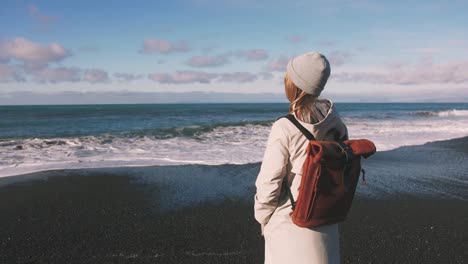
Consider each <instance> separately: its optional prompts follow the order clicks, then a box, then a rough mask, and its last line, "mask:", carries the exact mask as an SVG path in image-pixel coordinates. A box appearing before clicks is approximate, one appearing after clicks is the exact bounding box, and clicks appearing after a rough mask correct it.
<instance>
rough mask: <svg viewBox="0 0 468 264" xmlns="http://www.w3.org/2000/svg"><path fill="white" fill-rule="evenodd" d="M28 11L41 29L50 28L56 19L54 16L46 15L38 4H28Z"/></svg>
mask: <svg viewBox="0 0 468 264" xmlns="http://www.w3.org/2000/svg"><path fill="white" fill-rule="evenodd" d="M28 13H29V16H30V17H32V18H33V19H34V20H36V21H37V22H38V23H39V29H48V28H49V27H50V25H51V24H52V23H54V22H55V20H56V18H55V17H53V16H49V15H44V14H43V13H42V12H41V11H40V10H39V8H38V7H37V6H35V5H32V4H30V5H28Z"/></svg>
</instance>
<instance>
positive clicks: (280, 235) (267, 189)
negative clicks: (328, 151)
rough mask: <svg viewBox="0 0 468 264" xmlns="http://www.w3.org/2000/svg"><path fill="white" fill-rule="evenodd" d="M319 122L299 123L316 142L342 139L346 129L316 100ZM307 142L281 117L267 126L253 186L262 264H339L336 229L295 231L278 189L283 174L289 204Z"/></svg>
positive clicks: (331, 110) (330, 105)
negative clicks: (262, 247) (261, 232)
mask: <svg viewBox="0 0 468 264" xmlns="http://www.w3.org/2000/svg"><path fill="white" fill-rule="evenodd" d="M315 107H320V108H321V110H322V113H323V109H325V115H324V117H322V118H321V120H319V122H317V123H315V124H309V123H305V122H302V121H299V122H300V123H301V125H303V126H304V127H305V128H306V129H308V130H309V131H310V132H311V133H312V134H313V135H314V137H315V138H316V139H317V140H330V139H344V138H346V137H347V129H346V126H345V125H344V124H343V122H342V121H341V118H340V117H339V115H338V113H337V112H336V110H335V107H334V106H333V103H332V102H331V101H330V100H320V101H318V102H317V103H316V104H315ZM308 142H309V141H308V140H307V138H306V137H305V136H304V135H303V134H302V133H301V132H300V131H299V129H297V128H296V126H294V124H292V123H291V121H289V120H288V119H286V118H281V119H278V120H277V121H276V122H275V123H274V124H273V126H272V128H271V132H270V135H269V138H268V142H267V147H266V150H265V155H264V157H263V162H262V165H261V169H260V173H259V174H258V176H257V180H256V182H255V185H256V187H257V193H256V195H255V219H256V220H257V221H258V222H259V223H260V224H263V225H265V228H264V238H265V264H275V263H279V264H285V263H291V264H302V263H304V264H305V263H308V264H309V263H316V264H322V263H331V264H335V263H340V246H339V232H338V224H333V225H327V226H323V227H318V228H302V227H299V226H296V225H295V224H294V223H293V222H292V221H291V217H290V213H291V212H292V209H291V202H290V200H289V199H288V196H287V194H286V193H285V192H281V184H282V182H283V179H284V177H285V176H286V175H287V177H288V178H287V180H288V184H289V186H290V188H291V192H292V195H293V197H294V199H295V200H296V199H297V195H298V188H299V185H300V182H301V177H302V165H303V163H304V160H305V158H306V153H305V152H306V148H307V144H308Z"/></svg>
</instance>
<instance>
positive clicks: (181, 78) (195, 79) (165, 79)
mask: <svg viewBox="0 0 468 264" xmlns="http://www.w3.org/2000/svg"><path fill="white" fill-rule="evenodd" d="M216 77H218V75H217V74H215V73H207V72H201V71H177V72H175V73H173V74H168V73H151V74H149V75H148V78H149V79H150V80H153V81H155V82H159V83H174V84H180V83H211V81H212V80H214V79H215V78H216Z"/></svg>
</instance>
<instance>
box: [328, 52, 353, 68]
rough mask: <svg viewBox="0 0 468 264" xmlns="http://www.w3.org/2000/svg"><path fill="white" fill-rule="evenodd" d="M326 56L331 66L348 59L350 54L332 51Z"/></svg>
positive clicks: (340, 63) (341, 63)
mask: <svg viewBox="0 0 468 264" xmlns="http://www.w3.org/2000/svg"><path fill="white" fill-rule="evenodd" d="M326 57H327V59H328V61H329V62H330V65H331V66H332V67H333V66H341V65H343V64H344V63H345V62H346V61H347V60H348V59H350V58H351V54H349V53H348V52H340V51H333V52H331V53H330V54H328V55H327V56H326Z"/></svg>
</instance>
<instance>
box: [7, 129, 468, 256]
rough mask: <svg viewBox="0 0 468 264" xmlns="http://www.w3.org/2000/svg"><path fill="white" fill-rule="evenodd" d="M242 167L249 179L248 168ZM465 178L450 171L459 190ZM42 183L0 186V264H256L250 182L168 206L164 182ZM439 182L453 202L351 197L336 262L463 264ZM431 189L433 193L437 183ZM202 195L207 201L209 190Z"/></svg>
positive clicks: (460, 208)
mask: <svg viewBox="0 0 468 264" xmlns="http://www.w3.org/2000/svg"><path fill="white" fill-rule="evenodd" d="M467 142H468V140H467V138H464V139H459V140H458V141H456V140H455V141H450V142H448V143H434V144H435V145H436V146H437V144H442V146H443V147H444V148H451V149H452V150H453V151H457V152H458V153H463V155H465V156H464V158H463V159H465V161H466V160H467V159H466V152H467V149H468V148H465V147H466V146H468V145H467ZM433 147H434V146H433V145H430V148H433ZM387 156H388V155H387ZM245 166H247V167H243V168H244V169H246V170H252V171H255V170H256V166H257V165H245ZM200 170H201V171H202V172H203V171H207V170H208V169H207V168H201V169H200ZM466 173H467V172H465V173H463V172H461V174H460V172H459V171H457V172H456V175H458V176H457V177H456V179H457V181H461V184H463V183H466V180H465V179H466ZM46 174H47V177H42V176H43V175H44V174H42V176H41V177H35V175H32V176H31V175H30V176H27V177H26V176H25V177H26V178H25V180H21V181H16V180H15V181H16V182H14V181H12V179H11V178H10V179H7V178H4V179H0V226H1V229H0V263H263V238H262V236H261V235H260V227H259V225H258V224H257V223H256V222H255V220H254V218H253V204H252V200H253V198H252V196H253V189H252V188H247V187H245V186H247V185H249V184H250V183H252V182H253V180H254V177H255V175H252V177H253V178H252V179H248V180H246V182H245V184H246V185H245V186H243V187H245V191H244V192H238V193H229V195H226V196H220V197H223V198H218V199H214V198H213V197H212V196H209V197H208V198H209V199H208V198H207V199H201V200H197V202H196V203H193V204H190V203H187V200H184V202H183V203H178V202H174V203H173V204H171V203H169V202H168V200H167V189H168V188H169V187H170V186H172V185H171V184H172V183H171V184H168V182H166V181H162V182H161V181H160V182H148V181H146V180H144V181H142V180H141V179H139V178H138V177H135V176H128V175H127V176H126V175H124V174H122V173H104V172H102V171H101V172H92V173H89V172H88V173H83V172H82V171H71V172H70V171H51V172H47V173H46ZM65 174H66V176H64V175H65ZM36 176H37V175H36ZM156 176H157V175H156ZM435 176H437V175H435ZM15 177H22V176H15ZM17 179H20V178H17ZM460 179H461V180H460ZM7 181H8V184H3V185H2V184H1V183H2V182H7ZM447 182H448V183H451V184H449V185H447V186H448V188H450V190H452V191H456V192H461V193H459V194H458V195H456V193H450V195H444V196H440V197H437V196H424V195H420V194H419V193H415V194H413V195H412V194H411V192H408V193H406V194H402V193H395V194H393V195H388V194H386V195H382V197H380V198H379V197H375V195H374V194H373V195H364V194H363V195H360V194H358V197H357V198H356V200H355V202H354V204H353V207H352V209H351V213H350V215H349V219H348V220H347V221H345V222H344V223H342V224H341V227H340V228H341V248H342V252H341V254H342V262H343V263H465V262H466V261H467V260H468V253H467V252H468V243H467V242H466V241H468V226H467V225H466V223H468V210H467V209H466V208H468V201H467V200H466V199H463V197H466V196H467V193H466V188H463V186H461V187H460V186H458V188H453V187H454V186H452V185H454V180H453V179H451V180H447ZM370 183H372V181H370ZM368 184H369V180H368ZM375 184H377V182H375ZM436 184H437V186H438V187H437V186H433V188H436V187H437V188H438V189H439V190H440V191H441V192H442V191H443V190H444V188H445V187H444V181H438V182H436ZM187 188H188V189H190V184H187V185H182V188H180V192H181V193H182V194H185V192H184V190H183V189H187ZM206 188H207V189H206V190H205V193H210V192H212V190H211V189H213V188H215V185H206ZM223 188H224V187H223ZM175 190H177V189H175ZM463 190H464V191H463ZM171 191H173V190H172V189H171ZM185 191H186V190H185ZM200 192H203V190H197V192H193V193H192V194H193V195H194V196H193V197H188V198H187V199H188V200H190V199H195V198H196V194H197V193H200ZM243 193H245V196H243ZM444 193H445V192H444ZM215 194H216V193H215ZM460 197H461V198H460Z"/></svg>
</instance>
